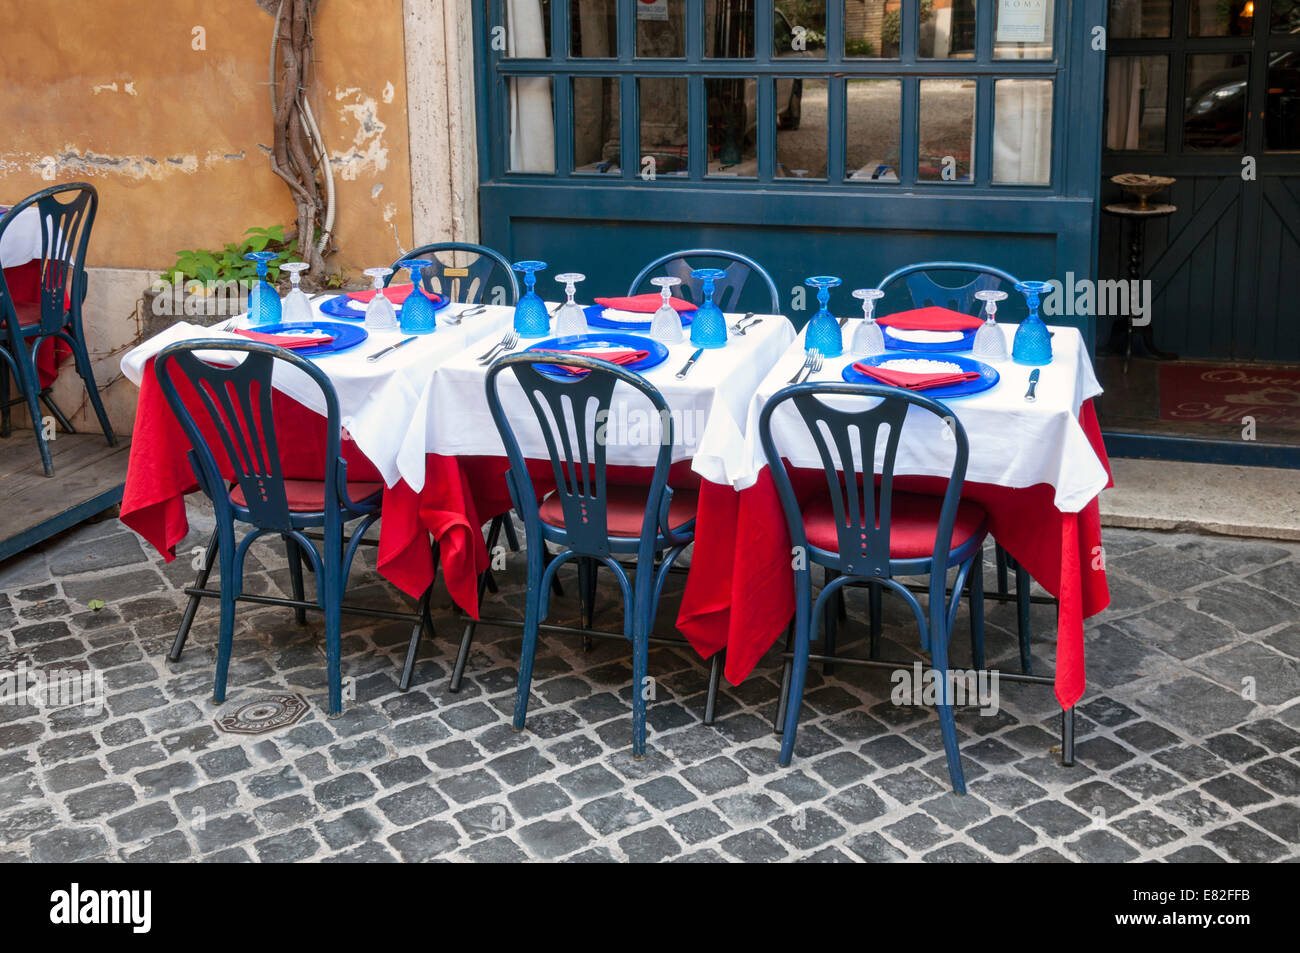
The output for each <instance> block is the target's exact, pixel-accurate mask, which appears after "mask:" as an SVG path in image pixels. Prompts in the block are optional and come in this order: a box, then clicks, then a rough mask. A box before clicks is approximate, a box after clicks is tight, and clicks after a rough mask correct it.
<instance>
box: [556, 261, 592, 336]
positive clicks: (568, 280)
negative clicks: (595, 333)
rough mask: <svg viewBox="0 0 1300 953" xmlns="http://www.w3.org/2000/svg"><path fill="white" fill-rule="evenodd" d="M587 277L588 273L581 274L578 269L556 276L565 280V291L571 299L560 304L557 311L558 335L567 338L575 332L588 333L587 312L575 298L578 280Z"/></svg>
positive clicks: (583, 279) (558, 279) (557, 279)
mask: <svg viewBox="0 0 1300 953" xmlns="http://www.w3.org/2000/svg"><path fill="white" fill-rule="evenodd" d="M586 278H587V276H586V275H580V274H578V273H577V272H576V271H566V272H565V273H564V274H562V275H556V276H555V280H556V281H562V282H564V293H565V294H566V295H568V296H569V300H567V301H565V302H564V304H562V305H560V310H559V311H557V312H555V333H556V335H557V336H558V337H562V338H567V337H572V336H573V335H575V334H586V333H587V332H588V330H589V328H588V327H587V313H586V312H585V311H583V310H582V308H581V307H579V306H578V303H577V302H576V301H574V300H573V295H574V293H575V292H576V291H577V290H578V282H579V281H585V280H586Z"/></svg>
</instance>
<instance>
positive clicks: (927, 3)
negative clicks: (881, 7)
mask: <svg viewBox="0 0 1300 953" xmlns="http://www.w3.org/2000/svg"><path fill="white" fill-rule="evenodd" d="M932 16H934V0H921V9H920V15H919V17H918V19H919V21H920V22H921V23H924V22H925V21H926V20H928V19H930V18H931V17H932ZM901 38H902V10H901V9H900V10H891V11H890V12H889V13H886V14H885V18H884V19H883V20H882V21H881V22H880V42H881V44H882V45H883V46H893V47H896V46H898V44H899V41H900V39H901Z"/></svg>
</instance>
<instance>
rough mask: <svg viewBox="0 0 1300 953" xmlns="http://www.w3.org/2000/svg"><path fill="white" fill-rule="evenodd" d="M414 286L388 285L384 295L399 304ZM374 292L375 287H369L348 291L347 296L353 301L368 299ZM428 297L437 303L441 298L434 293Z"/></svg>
mask: <svg viewBox="0 0 1300 953" xmlns="http://www.w3.org/2000/svg"><path fill="white" fill-rule="evenodd" d="M414 287H415V285H389V286H388V287H387V288H385V289H384V297H385V298H387V299H388V300H389V301H391V302H392V303H393V304H401V303H402V302H403V301H405V300H406V296H407V295H409V294H410V293H411V289H412V288H414ZM375 294H376V292H375V289H374V288H371V289H370V290H368V291H349V292H348V297H349V298H352V299H353V300H354V301H369V300H370V299H371V298H373V297H374V296H375ZM429 297H430V298H432V299H433V303H434V304H437V303H438V302H439V301H440V300H442V299H441V297H440V296H439V295H436V294H430V295H429Z"/></svg>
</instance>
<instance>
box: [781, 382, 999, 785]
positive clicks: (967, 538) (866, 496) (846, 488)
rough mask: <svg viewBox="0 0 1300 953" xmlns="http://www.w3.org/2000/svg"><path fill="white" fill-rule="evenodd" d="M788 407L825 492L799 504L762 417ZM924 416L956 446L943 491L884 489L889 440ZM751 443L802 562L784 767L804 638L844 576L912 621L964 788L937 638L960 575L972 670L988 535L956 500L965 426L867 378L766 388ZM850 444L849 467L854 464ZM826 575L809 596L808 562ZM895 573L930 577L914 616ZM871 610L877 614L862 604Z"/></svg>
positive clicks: (799, 691)
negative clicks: (912, 415) (889, 599)
mask: <svg viewBox="0 0 1300 953" xmlns="http://www.w3.org/2000/svg"><path fill="white" fill-rule="evenodd" d="M826 397H829V398H832V399H837V405H836V407H843V404H844V399H845V398H849V399H850V400H851V401H853V402H854V404H855V409H852V410H848V409H836V407H832V406H830V405H828V404H827V403H824V402H823V400H822V399H821V398H826ZM786 403H791V404H793V406H794V409H795V410H796V411H797V412H798V414H799V416H800V417H801V418H802V420H803V423H804V424H805V425H806V426H807V428H808V432H809V434H810V436H811V438H812V440H813V442H814V444H815V445H816V447H817V452H818V456H819V457H820V460H821V463H822V467H823V469H824V470H825V474H826V489H827V492H826V495H825V496H824V497H818V498H816V499H814V500H810V501H808V502H806V503H805V504H804V505H803V507H802V509H801V507H800V503H799V500H798V499H797V498H796V497H795V492H794V487H793V485H792V483H791V480H790V475H789V473H788V472H787V471H786V468H785V463H784V460H783V458H782V456H781V454H780V452H779V451H778V449H777V447H776V444H775V442H774V438H773V435H772V415H773V414H774V413H775V412H776V411H777V410H778V409H779V408H780V407H781V406H782V405H783V404H786ZM913 409H915V410H916V411H919V412H921V413H922V414H924V413H931V414H934V415H935V416H936V417H938V418H940V419H941V420H943V421H944V423H945V424H946V425H947V426H948V427H949V428H950V430H951V433H952V437H953V446H954V449H955V452H954V457H953V465H952V472H951V475H950V477H949V480H948V487H947V490H946V491H945V492H944V495H943V497H941V498H940V497H930V496H921V495H919V494H914V493H902V492H896V491H895V490H894V464H895V461H896V459H897V456H898V447H899V445H900V444H901V442H902V441H903V440H904V439H906V438H905V435H904V432H905V431H906V430H907V429H908V428H907V417H908V411H909V410H913ZM758 426H759V431H758V432H759V439H760V440H761V441H762V445H763V452H764V453H765V454H766V456H767V461H768V466H769V468H770V469H771V473H772V476H773V479H774V480H775V482H776V489H777V493H778V494H779V496H780V498H781V508H782V510H783V511H784V513H785V518H786V523H787V525H788V527H789V530H790V539H791V542H792V543H793V545H794V546H795V547H796V549H795V552H802V553H806V554H807V559H806V560H802V561H796V562H795V567H796V568H795V617H794V650H793V658H792V660H790V661H787V663H786V666H787V667H786V672H785V677H784V679H783V684H785V685H788V697H787V698H786V699H785V712H786V717H785V727H784V732H783V736H782V739H781V756H780V764H781V766H782V767H786V766H788V765H789V764H790V758H791V756H792V755H793V753H794V742H795V733H796V731H797V730H798V727H799V709H800V707H801V705H802V703H803V691H804V680H805V678H806V677H807V674H808V655H809V642H810V639H811V633H812V632H815V631H818V630H819V629H820V628H821V624H822V616H823V613H824V612H825V608H826V603H827V602H828V601H829V600H832V599H834V598H836V597H837V594H838V593H839V592H840V590H841V589H842V588H843V587H844V586H845V585H847V584H849V583H851V582H859V583H874V584H878V585H880V586H881V587H883V588H887V589H892V590H893V591H894V592H897V593H898V594H899V595H900V596H902V597H903V599H904V601H906V602H907V604H908V607H909V608H911V610H912V614H913V616H915V618H916V624H917V628H918V629H919V630H920V636H921V648H922V650H927V651H929V652H930V656H931V660H932V664H933V668H934V670H935V672H936V673H937V675H938V677H939V683H940V685H941V686H942V689H941V691H940V694H939V704H938V706H937V707H938V710H939V727H940V731H941V733H942V735H943V746H944V751H945V752H946V754H947V757H948V774H949V776H950V777H951V778H952V786H953V789H954V790H956V791H957V792H958V793H959V794H964V793H965V792H966V782H965V778H964V775H963V772H962V766H961V755H960V753H959V752H958V749H957V729H956V726H955V724H954V722H953V714H952V699H951V697H949V692H950V690H951V685H950V683H949V680H948V678H947V671H948V642H949V639H950V637H951V635H952V628H953V623H954V622H955V621H956V618H957V609H958V606H959V605H960V602H961V592H962V589H963V588H964V587H965V585H966V582H967V580H968V578H969V581H970V611H971V647H972V655H973V656H974V661H975V666H976V668H983V666H984V659H983V654H984V653H983V626H984V602H983V600H984V590H983V583H982V579H981V574H982V571H983V569H982V566H983V563H982V561H981V557H980V552H981V549H982V547H983V545H984V538H985V535H986V534H987V516H986V514H985V512H984V510H983V508H982V507H980V506H979V505H978V504H975V503H972V502H969V501H966V500H963V499H962V498H961V488H962V483H963V481H964V480H965V477H966V461H967V458H968V455H969V447H968V444H967V440H966V432H965V430H964V429H963V428H962V426H961V422H960V421H959V420H957V419H956V417H954V416H953V415H952V412H951V411H949V410H948V409H947V408H945V407H944V406H943V405H942V404H940V403H938V402H937V401H934V400H931V399H929V398H928V397H923V396H921V395H920V394H913V393H909V392H907V391H904V390H900V389H898V388H893V387H886V386H884V385H876V384H797V385H795V386H793V387H785V388H782V389H781V390H779V391H777V392H776V393H775V394H773V395H772V398H771V399H770V400H769V401H768V402H767V403H766V404H765V405H764V407H763V412H762V414H761V415H760V416H759V425H758ZM882 426H883V427H884V428H885V429H886V435H885V437H884V440H885V449H884V459H883V463H882V466H881V470H880V473H879V484H878V485H877V481H876V476H877V474H876V473H875V458H876V447H877V446H878V440H879V438H880V429H881V427H882ZM854 451H857V453H858V460H859V461H861V462H860V470H859V464H855V462H854ZM814 563H815V564H817V565H820V566H822V567H824V568H826V569H829V570H831V571H832V572H833V573H834V578H832V579H830V581H829V582H828V583H827V584H826V585H825V586H824V587H823V588H822V591H821V593H820V594H819V595H818V597H817V600H816V602H813V601H812V576H811V569H810V566H811V565H812V564H814ZM954 566H955V567H957V573H956V580H955V582H954V584H953V590H952V591H953V596H952V598H951V599H949V598H948V595H947V575H948V570H949V569H950V568H952V567H954ZM899 576H928V577H929V586H928V588H929V606H928V618H927V612H926V611H923V610H922V608H921V605H920V603H919V602H918V601H917V598H916V596H915V595H913V594H912V592H911V590H910V589H908V587H907V586H906V585H904V584H903V583H901V582H899V581H898V578H897V577H899ZM873 615H878V611H877V610H876V609H875V607H874V606H873Z"/></svg>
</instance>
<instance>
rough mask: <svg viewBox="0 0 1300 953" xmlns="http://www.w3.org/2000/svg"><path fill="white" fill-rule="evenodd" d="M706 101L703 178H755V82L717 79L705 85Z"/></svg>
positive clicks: (756, 95)
mask: <svg viewBox="0 0 1300 953" xmlns="http://www.w3.org/2000/svg"><path fill="white" fill-rule="evenodd" d="M704 96H705V99H706V100H707V101H708V123H709V167H708V170H707V171H706V172H705V174H706V175H726V176H741V177H744V178H753V177H755V176H757V175H758V151H757V148H756V145H757V142H758V80H756V79H753V78H750V77H745V78H733V77H725V78H723V77H717V78H710V79H706V80H705V81H704Z"/></svg>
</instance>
